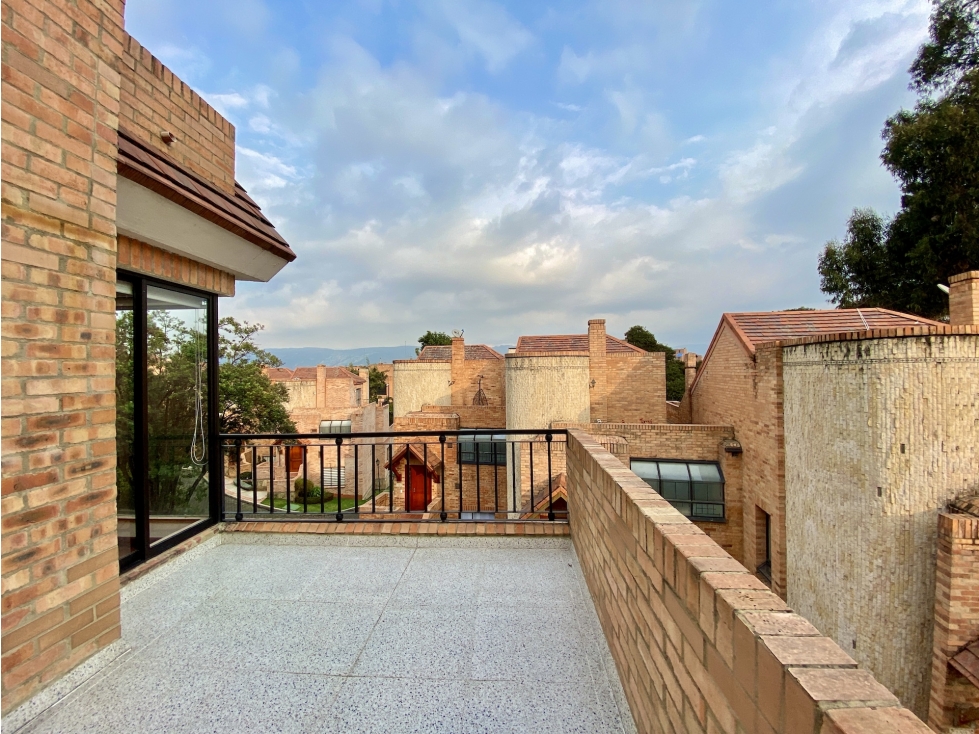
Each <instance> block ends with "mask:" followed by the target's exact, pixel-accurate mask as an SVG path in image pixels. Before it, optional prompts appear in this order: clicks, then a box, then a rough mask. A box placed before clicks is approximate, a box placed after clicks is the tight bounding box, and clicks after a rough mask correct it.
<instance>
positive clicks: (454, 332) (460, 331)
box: [452, 329, 466, 339]
mask: <svg viewBox="0 0 979 734" xmlns="http://www.w3.org/2000/svg"><path fill="white" fill-rule="evenodd" d="M465 333H466V330H465V329H453V330H452V336H453V337H455V338H456V339H459V338H461V337H462V335H463V334H465Z"/></svg>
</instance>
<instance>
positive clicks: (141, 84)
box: [119, 36, 235, 192]
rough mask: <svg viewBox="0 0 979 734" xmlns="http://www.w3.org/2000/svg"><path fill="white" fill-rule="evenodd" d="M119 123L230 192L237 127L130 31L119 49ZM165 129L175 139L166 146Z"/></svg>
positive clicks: (232, 186) (233, 184)
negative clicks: (130, 34) (122, 46)
mask: <svg viewBox="0 0 979 734" xmlns="http://www.w3.org/2000/svg"><path fill="white" fill-rule="evenodd" d="M119 70H120V71H121V72H122V82H121V93H120V103H121V104H120V110H119V124H120V126H122V127H123V128H124V129H126V130H127V131H128V132H130V133H132V134H133V135H135V136H137V137H138V138H139V139H140V140H143V141H144V142H146V143H148V144H149V145H152V146H153V147H155V148H158V149H159V150H161V151H163V152H164V153H165V154H167V155H168V156H170V157H171V158H174V159H175V160H176V161H177V162H178V163H179V164H181V165H182V166H185V167H186V168H189V169H190V170H191V171H193V172H194V173H196V174H198V175H199V176H201V177H203V178H204V179H206V180H207V181H210V182H211V183H213V184H214V185H215V186H217V187H218V188H220V189H223V190H225V191H228V192H231V191H234V188H235V128H234V125H232V124H231V123H230V122H228V121H227V120H225V119H224V118H223V117H222V116H221V115H219V114H218V113H217V111H216V110H215V109H214V108H213V107H211V106H210V105H209V104H208V103H207V102H205V101H204V100H203V99H201V97H200V95H198V94H197V92H195V91H194V90H193V89H191V88H190V87H189V86H187V84H186V83H184V82H183V81H181V80H180V79H179V78H178V77H176V76H174V74H173V72H172V71H170V70H169V69H168V68H167V67H165V66H164V65H163V64H162V63H161V62H160V60H159V59H157V58H156V57H154V56H153V55H152V54H151V53H150V52H149V51H147V50H146V49H145V48H143V47H142V46H141V45H140V44H139V42H138V41H137V40H136V39H135V38H132V37H131V36H127V37H126V41H125V48H124V49H123V55H122V63H121V64H120V67H119ZM164 130H167V131H169V132H172V133H173V134H174V135H175V136H176V138H177V139H176V141H175V142H174V143H172V144H171V145H167V144H166V143H164V142H163V140H162V139H161V138H160V133H161V132H162V131H164Z"/></svg>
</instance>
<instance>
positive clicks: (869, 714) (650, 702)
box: [568, 431, 929, 734]
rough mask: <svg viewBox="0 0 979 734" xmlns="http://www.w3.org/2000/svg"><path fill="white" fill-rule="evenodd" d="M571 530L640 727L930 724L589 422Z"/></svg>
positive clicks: (577, 437)
mask: <svg viewBox="0 0 979 734" xmlns="http://www.w3.org/2000/svg"><path fill="white" fill-rule="evenodd" d="M571 433H572V435H571V437H570V439H569V445H568V480H569V485H568V490H569V498H570V503H571V504H570V506H571V537H572V540H573V541H574V545H575V550H576V552H577V554H578V559H579V560H580V562H581V567H582V570H583V572H584V575H585V579H586V581H587V583H588V588H589V591H590V592H591V597H592V599H593V601H594V603H595V608H596V610H597V612H598V617H599V619H600V621H601V624H602V628H603V630H604V632H605V637H606V639H607V640H608V643H609V648H610V649H611V652H612V656H613V658H614V659H615V663H616V667H617V668H618V672H619V676H620V678H621V680H622V685H623V687H624V689H625V694H626V698H627V700H628V702H629V706H630V708H631V710H632V715H633V718H634V720H635V722H636V726H637V728H638V730H639V731H640V732H677V733H688V732H689V733H690V734H693V733H694V732H696V733H697V734H702V733H703V732H718V733H719V732H724V734H735V732H738V733H739V734H740V733H741V732H765V733H766V734H772V733H774V732H786V733H791V734H815V733H816V732H819V733H820V734H843V733H844V732H845V733H846V734H856V732H865V733H866V734H871V733H872V732H873V733H876V732H908V733H911V732H914V733H916V734H925V733H926V732H928V731H929V730H928V728H927V727H925V725H924V724H922V723H921V722H920V721H918V720H917V719H915V718H914V716H913V715H912V714H911V713H910V712H909V711H907V710H905V709H901V708H899V704H898V702H897V699H896V698H895V697H894V696H893V695H892V694H891V693H890V692H889V691H887V689H885V688H884V687H883V686H882V685H880V684H879V683H878V682H877V681H875V680H874V679H873V677H872V676H871V675H870V674H869V673H868V672H866V671H864V670H860V669H858V668H857V667H856V664H855V663H854V662H853V660H852V659H851V658H850V657H849V656H848V655H847V654H846V653H845V652H844V651H843V650H841V649H840V648H839V647H837V646H836V644H835V643H833V642H832V641H831V640H829V639H826V638H825V637H821V636H820V635H819V633H818V632H817V631H816V629H815V628H814V627H813V626H812V625H811V624H809V623H808V622H807V621H806V620H805V619H803V618H801V617H800V616H798V615H797V614H793V613H792V612H791V610H789V608H788V607H787V606H786V605H785V603H784V602H783V601H782V600H781V599H780V598H778V597H777V596H776V595H775V594H773V593H772V592H770V591H769V590H768V589H767V588H765V586H764V585H763V584H762V583H761V582H760V581H758V579H756V578H755V577H754V576H753V575H752V574H751V573H749V572H748V570H747V569H745V568H744V567H743V566H741V565H740V564H739V563H738V562H737V561H735V560H734V559H733V558H732V557H731V556H730V555H728V554H727V553H726V552H724V550H723V549H721V548H720V547H718V545H717V544H716V543H714V542H713V541H712V540H711V539H710V538H708V537H707V536H706V535H705V534H704V533H703V532H702V531H701V530H700V529H699V528H697V527H696V526H694V525H693V524H692V523H690V522H689V521H687V520H686V519H685V518H684V517H683V516H682V515H680V513H678V512H677V511H676V510H674V509H673V508H672V507H670V505H669V503H667V502H666V501H665V500H663V499H661V498H660V497H659V495H657V494H656V493H655V492H653V490H652V489H651V488H650V487H649V486H648V485H647V484H646V483H645V482H643V481H642V480H641V479H639V478H638V477H637V476H635V474H633V473H632V472H631V471H629V470H628V469H627V468H625V467H624V466H622V464H621V462H620V461H619V460H618V459H616V458H615V457H614V456H613V455H612V454H610V453H609V452H608V451H606V450H605V449H603V448H602V447H601V446H600V445H599V444H598V443H597V441H596V440H595V439H593V438H592V437H590V436H588V435H587V434H585V433H582V432H579V431H572V432H571Z"/></svg>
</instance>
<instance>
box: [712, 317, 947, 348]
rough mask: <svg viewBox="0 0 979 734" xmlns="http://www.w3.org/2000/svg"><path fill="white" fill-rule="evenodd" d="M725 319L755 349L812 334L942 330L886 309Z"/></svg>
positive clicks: (924, 319)
mask: <svg viewBox="0 0 979 734" xmlns="http://www.w3.org/2000/svg"><path fill="white" fill-rule="evenodd" d="M724 316H725V317H727V318H729V319H730V320H731V321H733V322H734V324H735V325H736V326H737V328H738V329H739V330H740V331H741V334H743V335H744V338H745V339H747V340H748V342H749V345H750V346H751V347H754V345H756V344H761V343H764V342H772V341H778V340H780V339H794V338H798V337H805V336H810V335H812V334H835V333H839V332H844V331H869V330H870V329H895V328H901V327H907V326H941V323H940V322H938V321H931V320H930V319H926V318H922V317H920V316H912V315H911V314H906V313H898V312H897V311H888V310H887V309H883V308H840V309H833V310H822V311H764V312H757V313H727V314H724Z"/></svg>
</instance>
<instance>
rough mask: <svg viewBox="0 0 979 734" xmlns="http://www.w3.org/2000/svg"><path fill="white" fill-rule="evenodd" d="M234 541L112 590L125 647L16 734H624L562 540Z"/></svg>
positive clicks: (604, 653)
mask: <svg viewBox="0 0 979 734" xmlns="http://www.w3.org/2000/svg"><path fill="white" fill-rule="evenodd" d="M234 536H235V537H234V541H233V542H232V540H231V539H230V537H231V536H219V537H218V538H215V539H213V540H212V541H209V543H208V544H206V545H204V546H201V547H200V548H199V549H196V550H195V551H194V552H192V553H191V554H188V555H187V556H185V557H183V558H180V559H178V560H177V561H175V562H171V563H168V564H166V565H164V566H162V567H160V568H159V569H156V570H154V571H153V572H151V573H150V574H148V575H147V576H146V577H144V578H142V579H139V580H137V581H136V582H134V583H133V584H131V585H130V586H129V587H127V588H126V589H124V593H123V605H122V620H123V636H124V638H125V639H126V641H127V642H128V643H129V644H130V645H131V650H130V651H129V652H127V653H125V654H124V655H122V656H120V657H119V658H118V659H117V660H116V661H115V662H113V663H112V664H111V665H110V666H108V667H107V668H106V669H104V670H103V671H101V672H100V673H98V674H97V675H96V676H94V677H93V678H92V679H90V680H89V681H88V682H86V683H85V684H84V685H82V686H81V687H79V688H78V689H76V690H75V691H74V692H73V693H71V694H70V695H68V696H67V697H66V698H64V699H63V700H62V701H61V702H59V703H58V704H57V705H55V706H54V707H52V708H50V709H49V710H48V711H46V712H45V713H44V714H42V715H41V716H39V717H38V718H36V719H35V720H34V721H32V722H30V723H29V724H27V725H26V726H25V727H24V728H22V729H21V730H20V731H21V732H31V733H32V734H42V733H44V734H47V733H52V734H54V733H57V734H74V733H79V734H80V733H81V732H99V733H100V734H111V733H113V732H120V733H121V732H125V733H126V734H135V733H137V732H147V733H152V734H164V733H171V732H229V733H231V732H234V733H235V734H242V733H243V732H263V733H264V732H383V733H384V734H400V733H401V732H460V733H461V732H467V733H468V732H534V734H549V733H550V732H559V733H570V732H634V731H635V727H634V725H633V723H632V719H631V717H630V715H629V711H628V707H627V705H626V703H625V700H624V697H623V694H622V688H621V685H620V683H619V680H618V677H617V674H616V671H615V667H614V664H613V662H612V659H611V656H610V655H609V650H608V646H607V643H606V641H605V638H604V636H603V634H602V630H601V627H600V626H599V622H598V618H597V616H596V614H595V609H594V606H593V604H592V602H591V599H590V597H589V595H588V590H587V588H586V587H585V582H584V578H583V577H582V575H581V570H580V568H579V565H578V560H577V558H576V556H575V552H574V549H573V547H572V545H571V543H570V540H567V539H546V540H541V541H532V540H529V539H520V543H519V544H518V543H516V542H509V541H510V539H508V538H486V539H482V538H469V539H451V538H431V539H417V540H416V539H414V538H404V539H403V540H404V541H405V543H404V544H402V545H394V546H390V545H389V546H376V545H372V546H365V545H328V544H318V545H313V544H308V543H305V544H276V545H270V544H265V543H262V542H261V541H262V540H267V539H263V538H262V536H258V535H256V536H252V537H251V538H250V537H249V536H248V535H247V534H239V533H236V534H234ZM309 537H310V536H305V537H303V536H295V542H296V543H300V542H304V541H306V540H308V539H309ZM316 539H317V540H319V538H318V537H317V538H316ZM222 540H223V542H222ZM275 540H276V542H277V543H282V541H283V540H286V541H288V538H285V539H283V538H276V539H275ZM323 540H327V539H325V538H324V539H323ZM358 540H363V539H358ZM387 540H388V541H395V540H398V539H397V538H389V539H387Z"/></svg>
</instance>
